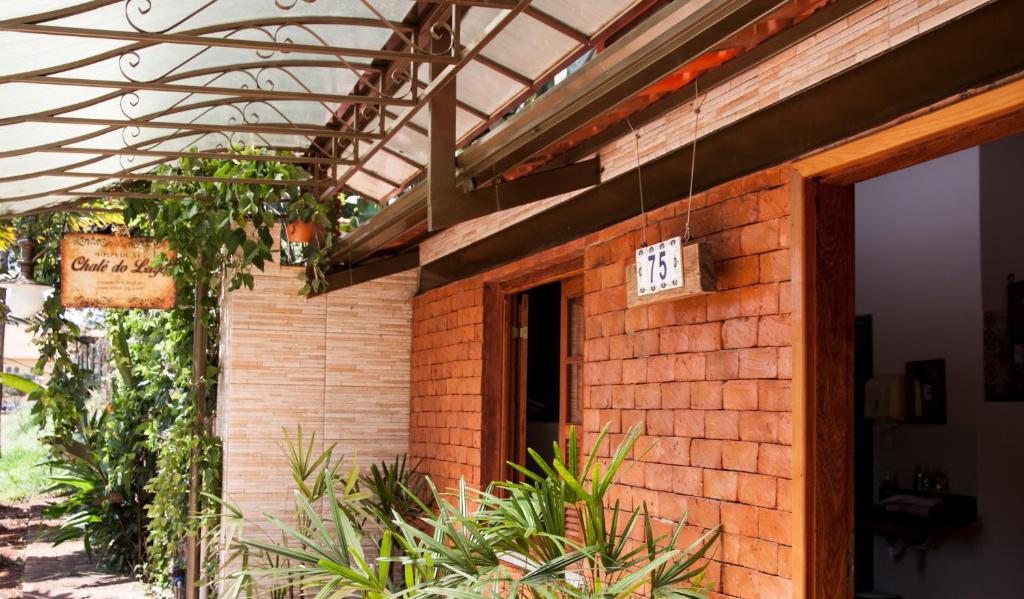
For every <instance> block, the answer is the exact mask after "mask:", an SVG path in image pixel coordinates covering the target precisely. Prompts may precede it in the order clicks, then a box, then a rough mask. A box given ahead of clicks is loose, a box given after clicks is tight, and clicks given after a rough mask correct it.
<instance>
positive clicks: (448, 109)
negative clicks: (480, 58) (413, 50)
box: [427, 65, 457, 231]
mask: <svg viewBox="0 0 1024 599" xmlns="http://www.w3.org/2000/svg"><path fill="white" fill-rule="evenodd" d="M430 71H431V75H432V76H433V77H435V78H436V77H439V76H440V75H441V73H442V71H443V69H442V68H441V67H440V65H431V68H430ZM455 92H456V87H455V78H452V80H451V81H449V82H448V83H447V84H446V85H445V86H443V87H442V88H440V89H439V90H438V92H437V93H436V94H435V95H434V97H433V98H431V99H430V104H429V106H428V110H429V111H430V115H429V116H430V127H429V139H428V141H429V149H430V150H429V154H428V156H427V228H428V229H429V230H430V231H436V230H438V229H441V228H443V226H441V225H440V223H442V222H444V220H443V219H442V218H441V217H442V215H444V214H446V213H448V212H450V211H452V210H453V209H454V206H453V204H454V202H455V196H456V190H455V107H456V105H457V98H456V93H455ZM435 221H436V222H435Z"/></svg>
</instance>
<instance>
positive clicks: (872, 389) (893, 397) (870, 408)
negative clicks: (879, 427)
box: [864, 374, 905, 422]
mask: <svg viewBox="0 0 1024 599" xmlns="http://www.w3.org/2000/svg"><path fill="white" fill-rule="evenodd" d="M904 395H905V388H904V382H903V375H902V374H883V375H879V376H876V377H875V378H873V379H871V380H869V381H868V382H867V383H866V384H865V385H864V417H865V418H873V419H878V420H896V421H900V422H902V421H903V419H904V415H905V412H904V403H903V402H904Z"/></svg>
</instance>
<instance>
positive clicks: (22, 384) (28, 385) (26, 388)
mask: <svg viewBox="0 0 1024 599" xmlns="http://www.w3.org/2000/svg"><path fill="white" fill-rule="evenodd" d="M0 383H2V384H3V385H4V386H5V387H11V388H13V389H16V390H18V391H21V392H22V393H34V392H36V391H42V390H43V387H41V386H40V385H39V383H36V382H35V381H32V380H29V379H27V378H25V377H23V376H18V375H16V374H10V373H8V372H0Z"/></svg>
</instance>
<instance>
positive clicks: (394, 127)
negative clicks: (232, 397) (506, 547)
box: [0, 0, 551, 204]
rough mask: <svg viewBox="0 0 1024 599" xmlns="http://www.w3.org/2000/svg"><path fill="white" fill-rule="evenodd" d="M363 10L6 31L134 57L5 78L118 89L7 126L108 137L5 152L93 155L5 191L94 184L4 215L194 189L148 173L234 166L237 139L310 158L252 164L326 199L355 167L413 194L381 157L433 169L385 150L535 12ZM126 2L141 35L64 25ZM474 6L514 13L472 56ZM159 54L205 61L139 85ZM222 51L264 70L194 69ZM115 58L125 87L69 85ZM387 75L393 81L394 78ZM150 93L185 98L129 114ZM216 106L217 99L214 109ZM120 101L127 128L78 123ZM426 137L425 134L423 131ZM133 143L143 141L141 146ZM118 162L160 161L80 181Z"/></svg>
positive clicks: (511, 6) (76, 9)
mask: <svg viewBox="0 0 1024 599" xmlns="http://www.w3.org/2000/svg"><path fill="white" fill-rule="evenodd" d="M361 1H362V4H363V5H364V6H366V7H368V8H369V9H370V12H371V13H373V14H374V16H375V17H376V18H367V17H355V16H351V17H347V16H334V15H331V16H296V15H286V14H282V15H281V16H278V17H273V18H262V19H247V20H238V21H232V22H229V23H220V24H216V25H207V26H204V27H196V28H192V29H185V28H184V26H185V25H187V24H188V21H189V20H190V19H192V18H194V17H196V15H198V14H201V13H202V11H203V10H205V9H206V8H208V7H209V6H210V5H212V4H214V3H215V2H216V0H211V1H210V2H207V3H205V4H203V5H202V6H201V7H200V8H199V9H197V10H195V11H193V12H191V13H189V14H187V15H185V16H183V17H182V18H181V19H180V20H178V21H177V22H176V23H174V25H172V26H171V27H169V28H164V29H162V30H158V31H150V30H147V28H146V27H145V26H142V25H138V24H137V23H136V21H135V20H133V19H132V17H135V18H138V17H142V16H144V13H145V12H146V11H147V10H148V7H147V9H146V10H143V9H142V8H140V7H138V6H135V7H133V6H132V1H131V0H93V1H90V2H84V3H80V4H77V5H74V6H70V7H67V8H63V9H58V10H53V11H48V12H44V13H38V14H32V15H27V16H22V17H18V18H14V19H8V20H5V21H0V32H3V31H7V32H19V33H25V34H34V35H47V36H53V37H70V38H79V39H82V38H85V39H104V40H124V41H125V42H129V43H127V44H126V45H124V46H121V47H118V48H115V49H112V50H105V51H101V52H98V53H96V54H94V55H92V56H88V57H77V56H76V57H74V59H73V60H69V61H67V62H64V63H62V64H59V65H55V66H47V67H45V68H39V69H33V70H30V71H26V72H21V73H13V74H8V75H4V76H0V85H3V84H8V83H11V84H29V85H58V86H73V87H76V88H86V89H88V88H94V89H101V90H102V89H106V90H110V91H108V92H106V93H102V94H100V95H99V96H94V97H92V98H90V99H88V100H84V101H77V102H74V103H71V104H68V105H65V106H61V107H58V108H50V109H46V110H42V111H37V112H33V113H27V114H22V115H16V116H10V117H6V118H3V119H0V125H11V124H20V123H42V124H54V125H67V126H85V127H97V129H95V130H93V131H91V132H89V133H84V134H76V135H73V136H71V137H68V138H65V139H60V140H57V141H54V142H49V143H42V144H37V145H32V146H30V147H23V148H17V149H12V150H6V151H2V152H0V158H3V157H13V156H24V155H30V154H33V153H38V152H41V153H47V154H72V155H85V156H90V158H89V159H86V160H82V161H76V162H73V163H72V164H69V165H66V166H63V167H54V168H47V169H41V170H36V171H32V172H25V173H22V174H19V175H6V176H4V177H0V181H2V182H16V181H25V180H29V179H34V178H37V177H70V178H76V179H83V180H84V181H82V182H80V183H77V184H75V185H70V186H64V187H60V188H58V189H50V190H47V191H40V192H37V193H23V194H20V195H8V196H6V197H2V198H0V204H5V203H10V202H15V201H18V200H27V199H36V198H41V197H46V196H47V195H49V196H54V197H76V196H77V197H83V198H84V197H88V196H97V195H99V192H93V191H92V190H91V189H90V187H95V186H97V185H109V184H112V183H115V182H116V181H117V180H119V179H122V178H124V179H131V180H163V181H170V180H180V181H188V180H193V179H186V178H177V179H169V178H163V179H161V178H157V177H156V176H153V175H148V176H147V173H145V172H141V171H142V169H143V168H146V167H154V166H157V165H159V164H160V163H161V162H164V161H168V160H175V159H180V158H215V157H221V156H224V155H225V152H224V151H221V150H227V149H229V148H231V147H232V146H233V145H234V135H235V134H252V135H256V136H257V138H258V139H259V140H261V143H260V144H259V145H261V146H262V147H265V148H268V149H289V150H298V151H301V152H304V153H307V154H310V155H309V156H281V157H278V156H266V157H264V156H251V157H247V159H248V158H251V159H253V160H279V161H282V162H290V163H295V164H301V165H304V166H307V167H311V168H312V169H313V171H314V177H315V179H311V180H310V181H303V184H304V185H307V184H308V185H311V186H313V187H317V188H327V187H329V186H327V185H325V183H324V179H323V174H322V171H323V169H324V168H325V167H331V168H337V167H351V168H352V169H353V170H352V171H350V172H355V171H356V170H363V171H364V172H365V173H366V174H367V175H368V176H371V177H375V178H377V179H378V180H381V181H384V182H386V183H388V184H391V185H396V186H397V185H401V184H402V183H403V182H401V181H395V177H389V176H388V174H387V173H380V172H377V171H374V170H372V169H368V168H364V167H365V166H366V163H367V162H368V161H369V160H370V159H371V158H372V157H373V156H374V155H375V154H376V153H377V152H380V151H382V150H383V151H385V152H387V154H388V155H389V156H393V157H397V158H399V159H400V160H402V161H403V162H404V163H406V164H408V165H409V166H411V167H414V168H418V169H422V168H423V165H421V164H419V163H418V162H416V161H415V160H412V159H411V158H409V157H408V156H404V155H402V154H400V153H398V152H394V151H393V150H390V149H384V144H385V143H387V141H388V140H390V139H393V138H394V136H395V135H396V134H397V132H398V131H399V130H401V129H402V128H403V127H409V128H410V130H417V129H419V128H418V127H417V126H416V125H415V124H414V123H412V122H411V121H412V119H413V117H414V116H415V115H416V114H417V113H418V112H419V111H420V110H421V109H422V107H423V106H426V105H427V104H428V103H429V102H430V100H431V98H432V97H433V96H434V95H435V94H436V93H437V91H438V90H440V89H442V88H444V87H445V86H446V85H448V84H449V83H451V82H452V81H454V79H455V77H456V75H457V73H458V72H459V71H460V70H461V69H462V68H463V67H464V66H465V65H466V64H467V63H468V62H469V61H471V60H473V59H475V58H478V57H480V52H481V50H482V49H483V48H484V47H485V46H486V45H487V44H488V43H489V42H490V41H491V40H492V39H493V38H494V37H495V36H496V35H497V34H498V33H499V32H500V31H501V30H502V29H503V28H504V27H505V26H507V25H508V24H509V23H510V22H511V21H512V20H513V19H514V18H515V16H517V15H518V14H520V13H521V12H523V11H524V10H525V9H526V8H527V6H528V5H529V0H516V1H510V0H431V1H429V2H421V3H420V4H421V5H428V6H430V7H431V11H430V14H431V16H432V17H434V18H432V19H431V21H430V22H429V23H417V22H407V21H395V20H388V19H386V18H385V17H384V15H383V14H381V13H380V11H378V10H377V9H375V8H374V7H373V4H372V0H361ZM313 2H315V0H313ZM118 3H123V4H124V7H125V14H126V17H129V18H128V20H129V22H130V23H131V25H132V28H133V30H114V29H105V28H87V27H72V26H66V25H56V24H53V23H52V22H53V21H56V20H58V19H67V18H69V17H74V16H76V15H82V14H85V13H88V12H89V11H93V10H96V9H100V8H105V7H109V6H111V5H116V4H118ZM294 4H295V3H287V2H278V3H277V6H278V8H279V9H280V10H281V12H282V13H284V12H286V11H287V10H290V9H291V7H292V6H294ZM468 6H486V7H489V8H499V9H504V11H503V14H502V15H501V16H500V17H499V18H498V19H496V20H495V21H494V22H493V23H491V26H490V27H488V28H487V29H486V31H485V33H484V34H483V35H482V36H480V38H479V39H477V40H475V41H473V42H472V43H470V44H469V45H465V44H463V43H462V40H460V39H459V38H458V36H459V19H458V15H459V14H460V11H464V10H465V7H468ZM133 10H137V11H138V14H135V13H131V11H133ZM130 13H131V14H130ZM437 15H443V19H438V18H436V17H437ZM547 20H548V21H550V20H551V19H550V18H548V19H547ZM439 24H440V28H439ZM310 25H344V26H356V27H370V28H377V29H383V30H385V31H388V32H389V33H390V34H391V40H392V41H391V42H389V43H388V44H386V45H385V47H382V48H380V49H369V48H356V47H339V46H333V45H331V44H329V43H327V42H326V40H325V39H323V38H321V37H319V36H317V35H315V34H314V33H313V31H312V29H310V28H309V26H310ZM284 27H298V28H305V31H306V32H309V33H310V34H313V37H314V38H315V39H316V40H317V42H319V43H314V44H311V43H301V44H300V43H294V42H292V41H291V40H290V39H289V40H286V41H282V40H280V39H278V34H279V33H280V32H281V30H282V28H284ZM441 28H443V29H444V31H445V32H446V33H447V34H448V39H449V44H448V46H446V47H441V48H439V49H438V48H436V47H435V46H436V44H430V43H425V41H426V42H430V41H432V40H431V38H434V39H436V38H437V37H438V36H437V35H436V34H437V32H438V31H440V30H441ZM252 31H257V32H260V33H262V34H264V35H262V36H258V37H259V39H251V38H244V37H237V34H239V33H241V32H252ZM264 38H266V39H264ZM396 40H397V41H396ZM157 47H162V48H166V47H180V48H189V47H191V48H194V49H195V50H194V51H185V53H184V54H182V58H183V60H182V61H181V62H179V63H178V64H175V65H173V66H172V67H171V68H170V69H168V70H167V71H166V72H165V73H164V74H163V75H162V76H160V77H156V78H148V79H143V78H137V77H135V76H134V75H135V73H134V72H133V69H134V68H135V67H137V66H138V65H139V62H140V61H141V58H140V53H142V52H143V51H144V50H146V49H151V48H157ZM212 48H230V49H236V50H252V51H255V52H256V53H257V55H258V56H259V57H260V58H262V59H264V60H260V61H254V60H244V61H239V62H237V63H232V64H230V65H221V66H214V67H205V68H189V66H190V65H189V63H190V61H191V60H192V59H194V58H195V57H196V56H197V55H200V54H202V53H204V52H206V51H208V50H210V49H212ZM295 55H313V56H314V57H315V56H322V57H324V58H323V59H322V60H321V59H309V58H302V59H299V58H292V56H295ZM111 59H114V60H117V65H118V68H119V69H120V70H121V73H122V75H123V76H124V79H125V80H112V79H102V78H87V77H74V76H69V75H67V73H68V72H69V71H72V70H74V69H79V68H82V67H86V66H90V65H95V64H98V63H101V62H103V61H109V60H111ZM366 61H372V62H366ZM421 64H428V65H429V64H433V65H440V66H441V67H443V68H442V69H441V70H440V71H438V73H437V75H436V76H434V77H433V78H432V79H431V81H429V82H424V81H422V80H421V79H420V78H419V77H418V76H416V73H417V66H418V65H421ZM481 64H485V65H489V66H490V67H491V68H493V69H495V70H497V71H500V72H502V73H503V74H505V75H506V76H509V77H511V78H513V79H514V80H515V81H517V82H519V83H521V84H523V83H525V82H526V81H529V78H527V77H525V76H523V75H520V74H518V73H516V72H515V71H514V70H512V69H510V68H508V67H505V66H503V65H500V64H499V63H496V62H495V61H489V60H486V59H484V60H482V61H481ZM384 65H386V66H384ZM294 68H326V69H342V70H345V71H346V72H349V73H352V74H354V75H355V79H356V81H357V82H358V84H357V88H359V89H358V90H356V93H349V94H344V93H333V92H324V91H318V90H315V89H310V88H309V87H308V86H306V85H305V84H304V83H303V81H302V80H301V79H300V77H298V76H296V75H295V74H294V73H293V72H292V71H291V69H294ZM270 71H273V72H279V73H283V74H284V75H285V77H284V78H285V79H286V80H287V81H288V82H289V83H292V84H294V85H295V86H297V89H294V90H292V89H279V88H273V86H272V85H270V86H268V85H264V84H263V81H262V80H261V78H262V77H265V76H266V75H267V73H268V72H270ZM385 71H387V75H386V76H385ZM402 73H404V76H399V75H400V74H402ZM229 76H240V77H242V79H243V81H249V82H250V83H249V84H245V83H243V85H241V86H238V87H232V86H230V85H228V84H227V81H225V78H226V77H229ZM201 77H211V78H210V79H209V80H207V81H206V82H205V83H204V84H195V83H191V82H183V80H192V81H194V80H195V79H196V78H201ZM373 77H376V78H377V81H378V83H381V82H385V81H386V82H387V83H389V84H391V83H396V85H389V86H387V88H386V89H385V87H384V86H380V87H378V85H377V84H375V83H374V82H372V81H371V78H373ZM221 82H224V83H221ZM403 82H404V87H405V90H404V93H401V94H399V93H398V90H396V89H395V88H400V87H402V84H403ZM215 83H217V84H215ZM531 83H532V81H531ZM138 92H158V93H160V92H163V93H169V94H177V95H183V96H184V97H183V98H181V99H179V100H177V101H176V102H175V103H174V104H173V105H172V106H170V107H169V108H166V109H164V110H160V111H158V112H155V113H152V114H148V115H132V114H129V111H128V110H126V109H125V106H126V105H128V106H133V105H134V104H135V103H137V98H138ZM211 96H212V97H213V99H210V97H211ZM197 97H198V99H197ZM197 100H198V101H197ZM111 101H119V102H120V104H121V108H122V114H123V118H105V117H93V116H80V115H70V114H69V113H73V112H75V111H80V110H83V109H87V108H90V107H93V106H97V105H99V104H101V103H104V102H111ZM276 102H306V103H311V104H314V103H315V104H317V105H319V106H321V107H323V108H325V109H327V110H326V111H325V112H328V113H333V112H335V111H334V109H333V106H332V105H337V104H341V105H343V106H345V107H349V108H350V107H353V106H356V107H360V108H359V109H358V110H357V111H356V112H357V113H358V114H359V115H361V116H362V117H363V119H362V120H363V121H364V122H362V123H360V124H361V125H363V126H360V127H359V128H354V127H351V126H349V125H347V124H346V123H345V122H343V121H342V120H341V119H338V118H336V117H335V118H331V119H329V122H328V123H327V124H321V123H298V122H294V121H292V120H290V119H288V118H287V116H286V115H285V114H284V113H283V112H281V111H280V110H275V103H276ZM257 105H258V107H269V108H268V110H272V111H274V112H276V115H279V118H280V120H277V121H276V122H269V121H266V120H262V119H258V118H250V117H251V116H253V115H255V112H253V110H254V106H257ZM458 106H459V108H461V109H462V110H465V111H466V112H467V113H469V114H472V115H473V116H475V117H476V118H479V119H487V118H491V117H492V115H490V114H487V113H485V112H484V111H481V110H479V109H477V108H476V107H474V106H471V105H468V104H466V103H464V102H461V101H459V102H458ZM387 107H400V108H404V109H405V108H407V109H408V110H405V112H404V113H403V114H401V115H400V116H399V115H396V114H395V113H393V112H390V111H389V110H387ZM218 110H221V111H223V110H226V111H228V112H229V113H231V114H232V116H231V118H230V120H229V121H228V122H210V121H211V117H212V116H215V115H214V114H213V113H212V111H218ZM195 111H201V112H200V114H199V115H198V116H194V117H193V118H191V119H185V120H171V119H169V118H168V117H172V115H174V114H176V113H184V112H190V113H194V112H195ZM276 115H275V116H276ZM172 118H173V117H172ZM200 119H202V120H200ZM368 119H369V121H370V122H374V123H375V127H371V128H369V129H367V127H365V122H367V121H368ZM389 121H390V122H389ZM144 130H167V131H169V134H168V135H164V136H157V137H151V138H148V139H147V138H145V137H144V136H142V131H144ZM118 131H121V132H122V138H123V139H124V140H125V144H124V146H123V147H117V146H115V147H106V146H98V145H97V146H90V145H88V142H89V140H92V139H96V138H99V137H101V136H104V135H108V134H111V133H116V132H118ZM418 132H422V130H419V131H418ZM210 135H215V136H220V137H223V138H224V141H223V142H219V143H218V144H217V145H218V147H217V148H216V149H215V150H209V149H203V150H193V149H191V148H190V146H193V145H195V144H196V143H197V142H199V141H201V140H203V139H206V140H207V141H209V140H210V138H209V137H208V136H210ZM270 135H288V136H303V137H304V138H305V140H306V141H307V142H308V146H305V147H302V146H297V147H294V148H280V146H277V145H275V144H273V143H271V142H270V141H268V140H267V139H265V138H264V137H263V136H270ZM197 136H198V137H197ZM129 137H130V138H132V140H129V139H128V138H129ZM175 139H182V141H183V145H182V146H181V147H179V148H177V149H167V148H166V147H165V146H162V145H161V144H164V143H166V142H169V141H173V140H175ZM134 140H137V141H134ZM337 140H344V141H346V142H352V143H354V144H355V145H352V146H347V145H346V146H339V144H337V143H336V142H337ZM129 141H132V143H129ZM360 141H363V142H374V143H373V145H372V146H371V147H370V148H369V149H368V150H365V151H362V150H361V148H360V147H359V145H358V143H359V142H360ZM343 147H348V148H349V150H348V152H347V154H348V156H345V157H342V151H343V149H342V148H343ZM452 152H454V148H452ZM111 157H133V159H134V157H149V158H157V159H158V160H155V161H151V162H148V163H146V164H145V165H138V166H136V165H131V164H127V165H126V164H122V167H123V168H121V169H120V170H118V171H116V172H111V173H104V172H100V171H95V170H94V171H88V170H78V169H81V167H83V166H87V165H89V164H94V163H96V162H100V161H101V160H104V159H107V158H111ZM211 181H212V179H211ZM247 182H253V183H263V184H268V185H279V184H280V183H279V182H277V181H272V180H266V181H264V180H258V179H252V180H247ZM113 195H114V194H113V192H108V193H107V196H108V197H113Z"/></svg>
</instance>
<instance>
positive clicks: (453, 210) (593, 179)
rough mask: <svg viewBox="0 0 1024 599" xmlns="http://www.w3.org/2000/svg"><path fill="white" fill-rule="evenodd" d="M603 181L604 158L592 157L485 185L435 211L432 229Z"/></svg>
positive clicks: (438, 228) (446, 226) (457, 197)
mask: <svg viewBox="0 0 1024 599" xmlns="http://www.w3.org/2000/svg"><path fill="white" fill-rule="evenodd" d="M600 183H601V161H600V159H598V158H592V159H590V160H586V161H583V162H578V163H576V164H570V165H569V166H563V167H560V168H555V169H550V170H546V171H542V172H539V173H534V174H532V175H528V176H526V177H521V178H519V179H513V180H512V181H509V182H507V183H498V184H497V185H490V186H488V187H481V188H480V189H475V190H473V191H471V192H469V193H463V194H457V195H456V196H455V197H454V198H452V200H451V201H450V202H448V203H447V209H446V210H444V211H443V212H440V213H436V212H435V213H434V215H433V221H432V223H433V225H432V226H431V229H430V230H431V231H437V230H440V229H445V228H448V227H451V226H452V225H456V224H458V223H461V222H465V221H467V220H472V219H474V218H479V217H481V216H485V215H487V214H491V213H492V212H498V211H500V210H507V209H509V208H515V207H516V206H522V205H523V204H529V203H531V202H536V201H537V200H543V199H545V198H550V197H554V196H556V195H559V194H562V193H569V192H570V191H576V190H578V189H583V188H584V187H590V186H592V185H598V184H600Z"/></svg>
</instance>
